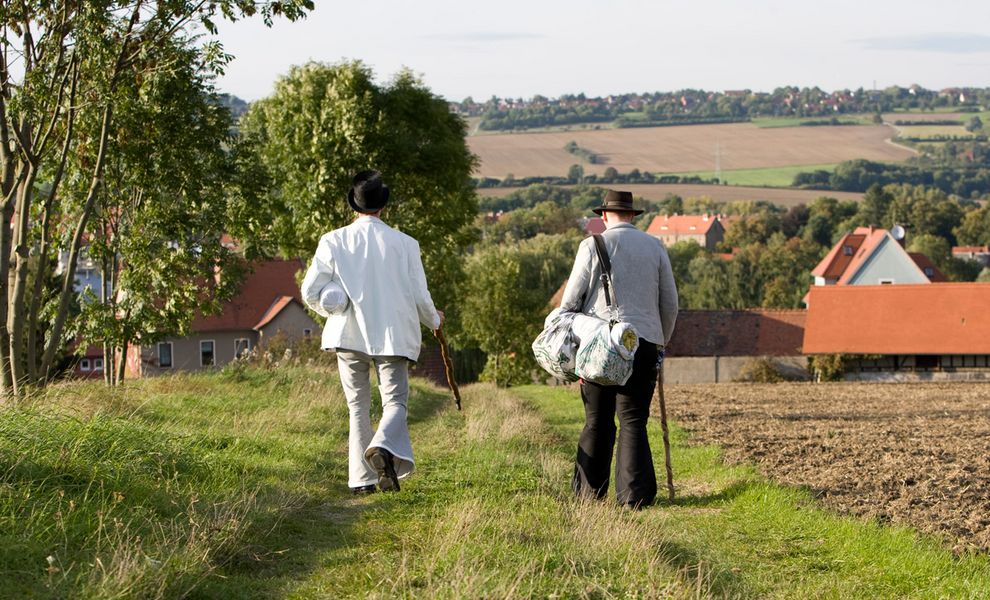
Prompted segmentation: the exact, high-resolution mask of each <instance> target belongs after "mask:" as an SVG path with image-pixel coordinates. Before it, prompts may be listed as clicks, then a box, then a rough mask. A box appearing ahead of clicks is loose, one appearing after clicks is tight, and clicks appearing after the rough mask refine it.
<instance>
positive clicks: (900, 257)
mask: <svg viewBox="0 0 990 600" xmlns="http://www.w3.org/2000/svg"><path fill="white" fill-rule="evenodd" d="M811 275H812V276H813V277H814V278H815V286H831V285H841V286H845V285H886V284H906V283H907V284H910V283H932V282H944V281H948V279H947V278H946V277H945V275H944V274H943V273H942V272H941V271H939V269H938V267H936V266H935V264H934V263H932V261H931V259H929V258H928V257H927V256H925V255H924V254H920V253H917V252H912V253H909V252H907V251H906V250H904V247H903V246H901V242H900V241H898V240H896V239H894V236H892V235H891V234H890V232H889V231H887V230H886V229H879V228H876V227H857V228H856V230H855V231H853V232H852V233H847V234H846V235H844V236H842V239H840V240H839V242H838V243H837V244H836V245H835V246H833V247H832V249H831V250H830V251H829V253H828V254H827V255H826V256H825V258H823V259H822V260H821V262H819V263H818V266H816V267H815V268H814V269H813V270H812V271H811ZM813 287H814V286H813ZM807 302H808V297H807V296H805V304H807Z"/></svg>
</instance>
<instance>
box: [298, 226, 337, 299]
mask: <svg viewBox="0 0 990 600" xmlns="http://www.w3.org/2000/svg"><path fill="white" fill-rule="evenodd" d="M333 274H334V265H333V255H332V253H331V252H330V245H329V244H328V243H327V242H326V241H324V240H320V243H319V245H318V246H317V247H316V254H314V255H313V261H312V262H311V263H309V269H307V270H306V276H305V277H303V282H302V285H301V286H300V290H299V291H300V292H301V293H302V297H303V302H305V303H306V306H308V307H310V308H311V309H313V310H314V311H316V313H317V314H319V315H322V316H324V317H329V316H330V313H329V312H327V310H326V309H324V307H323V303H322V302H321V296H322V295H323V290H324V288H326V287H327V286H328V285H330V282H331V281H332V280H333Z"/></svg>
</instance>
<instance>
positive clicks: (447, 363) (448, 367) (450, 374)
mask: <svg viewBox="0 0 990 600" xmlns="http://www.w3.org/2000/svg"><path fill="white" fill-rule="evenodd" d="M433 335H434V336H436V338H437V340H438V341H439V342H440V357H441V358H443V370H444V373H445V374H446V375H447V385H449V386H450V391H452V392H453V393H454V402H455V403H456V404H457V410H461V391H460V390H459V389H457V381H455V380H454V363H453V361H451V360H450V349H449V348H448V347H447V338H445V337H444V335H443V326H442V325H441V326H440V327H437V328H436V331H434V332H433ZM664 427H666V425H664ZM665 435H666V434H665Z"/></svg>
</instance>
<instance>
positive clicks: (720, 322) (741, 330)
mask: <svg viewBox="0 0 990 600" xmlns="http://www.w3.org/2000/svg"><path fill="white" fill-rule="evenodd" d="M805 315H806V311H804V310H766V309H753V310H682V311H680V313H679V314H678V315H677V325H676V326H675V327H674V335H673V337H672V338H671V340H670V344H669V346H668V349H669V351H670V355H671V356H796V355H799V354H801V340H802V337H803V335H804V321H805Z"/></svg>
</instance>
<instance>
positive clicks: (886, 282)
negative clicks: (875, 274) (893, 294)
mask: <svg viewBox="0 0 990 600" xmlns="http://www.w3.org/2000/svg"><path fill="white" fill-rule="evenodd" d="M879 283H880V285H890V284H892V283H894V280H893V279H881V280H880V281H879Z"/></svg>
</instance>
